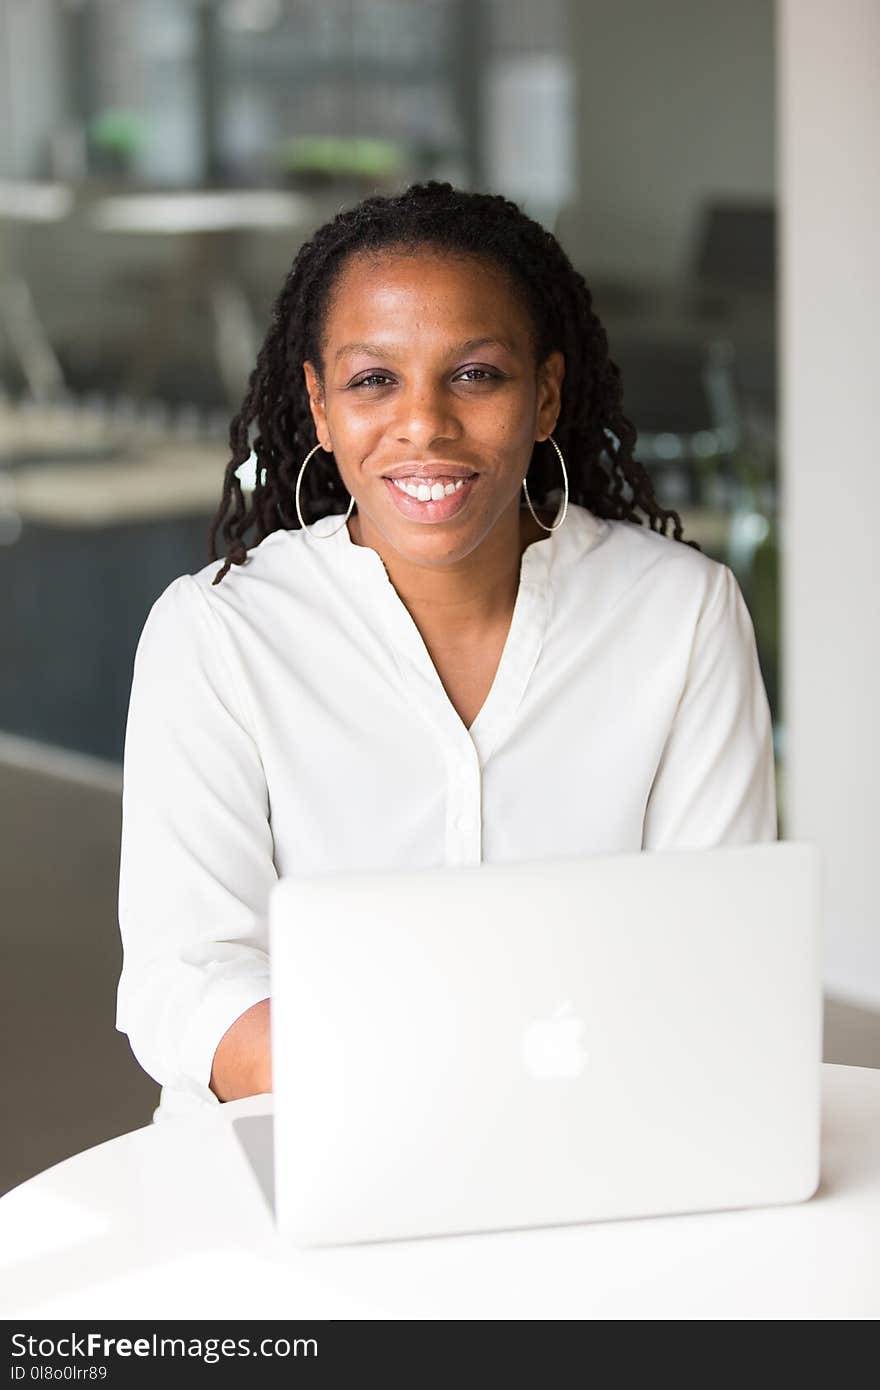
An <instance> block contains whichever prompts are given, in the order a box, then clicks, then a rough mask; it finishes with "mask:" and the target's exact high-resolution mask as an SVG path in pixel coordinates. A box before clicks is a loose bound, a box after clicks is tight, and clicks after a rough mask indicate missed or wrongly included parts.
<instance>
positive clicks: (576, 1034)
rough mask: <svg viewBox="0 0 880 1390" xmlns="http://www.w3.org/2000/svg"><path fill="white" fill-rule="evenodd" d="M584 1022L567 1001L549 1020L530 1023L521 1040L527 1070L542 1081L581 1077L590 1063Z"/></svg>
mask: <svg viewBox="0 0 880 1390" xmlns="http://www.w3.org/2000/svg"><path fill="white" fill-rule="evenodd" d="M583 1031H584V1024H583V1020H582V1019H580V1018H578V1017H577V1015H575V1014H573V1013H572V1011H571V1001H570V1000H566V1001H565V1003H564V1004H560V1005H559V1007H558V1008H556V1009H554V1011H553V1013H552V1014H551V1016H550V1017H549V1018H542V1019H538V1020H537V1021H536V1022H535V1023H531V1024H529V1026H528V1028H526V1030H525V1032H524V1033H523V1035H522V1038H521V1039H520V1052H521V1054H522V1059H523V1061H524V1062H525V1064H526V1069H527V1070H528V1071H529V1072H530V1073H531V1075H532V1076H534V1077H537V1079H538V1080H539V1081H545V1080H547V1078H549V1077H553V1076H565V1077H568V1076H579V1075H580V1073H581V1072H582V1071H583V1069H584V1066H585V1064H586V1061H587V1054H586V1052H585V1051H584V1049H583V1047H582V1046H581V1042H580V1035H581V1033H582V1032H583Z"/></svg>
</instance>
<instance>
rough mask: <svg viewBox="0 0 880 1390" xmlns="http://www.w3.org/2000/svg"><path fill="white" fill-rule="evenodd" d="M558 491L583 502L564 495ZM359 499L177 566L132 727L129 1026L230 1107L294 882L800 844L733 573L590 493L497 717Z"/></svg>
mask: <svg viewBox="0 0 880 1390" xmlns="http://www.w3.org/2000/svg"><path fill="white" fill-rule="evenodd" d="M559 514H560V513H559V512H557V517H558V516H559ZM341 522H342V517H341V515H339V516H332V517H323V518H322V519H321V520H319V521H317V522H315V523H314V524H313V525H311V526H310V527H308V533H309V534H306V533H305V532H303V531H275V532H273V533H272V534H271V535H269V536H268V537H267V538H266V539H265V540H263V541H262V542H261V543H260V544H259V545H257V546H255V547H253V548H252V549H251V550H250V551H249V552H248V557H249V558H248V561H247V563H246V564H245V565H244V566H232V567H231V569H230V570H229V572H228V574H227V575H226V577H225V578H224V579H223V581H222V582H221V583H220V584H219V585H216V586H212V583H211V581H212V579H213V577H214V575H215V574H216V573H217V571H218V569H219V568H220V562H219V561H214V562H212V563H210V564H208V565H206V566H205V567H204V568H203V569H202V570H200V571H199V572H198V573H197V574H194V575H190V574H185V575H181V576H180V577H179V578H177V579H175V580H173V581H172V582H171V583H170V584H169V585H168V587H167V588H166V589H165V590H164V592H163V593H162V594H160V596H159V598H158V599H157V600H156V602H155V603H154V604H153V606H152V608H151V610H150V612H149V614H148V616H147V619H146V622H145V625H144V628H143V631H142V633H141V636H140V640H139V643H138V648H137V653H136V657H135V664H134V674H133V680H132V688H131V699H130V704H129V711H128V724H127V729H126V737H125V754H124V776H123V807H122V846H121V862H120V884H119V922H120V928H121V932H122V940H123V946H124V962H123V969H122V975H121V978H120V982H119V992H118V1001H117V1003H118V1011H117V1019H116V1025H117V1028H118V1029H120V1030H121V1031H122V1032H125V1033H127V1034H128V1037H129V1040H130V1042H131V1046H132V1049H133V1051H134V1054H135V1056H136V1057H137V1059H138V1061H139V1062H140V1063H141V1065H142V1066H143V1067H144V1069H145V1070H146V1071H147V1072H148V1073H149V1074H150V1075H151V1076H153V1077H155V1078H156V1080H157V1081H159V1082H160V1083H161V1085H162V1087H163V1090H162V1098H161V1103H160V1106H159V1109H158V1111H157V1112H156V1114H157V1117H164V1116H165V1115H166V1114H172V1113H175V1112H182V1111H185V1110H186V1109H189V1108H192V1107H194V1106H195V1107H201V1106H203V1105H217V1104H219V1102H218V1101H217V1098H216V1097H215V1096H214V1094H213V1092H212V1091H211V1090H210V1089H209V1081H210V1075H211V1067H212V1062H213V1057H214V1052H215V1049H216V1047H217V1045H218V1043H219V1042H220V1039H221V1038H222V1036H223V1034H224V1033H225V1032H226V1030H227V1029H228V1028H229V1027H230V1025H231V1024H232V1023H233V1022H234V1021H235V1019H237V1018H238V1017H239V1016H240V1015H241V1014H242V1013H244V1012H245V1010H246V1009H248V1008H250V1007H251V1005H253V1004H255V1003H257V1002H258V1001H259V1000H261V999H265V998H267V997H268V995H269V963H268V954H267V947H268V941H267V895H268V892H269V889H270V888H271V886H272V884H273V883H274V882H275V881H276V879H277V878H278V877H279V876H283V875H286V874H295V873H313V872H315V873H316V872H326V871H339V872H344V871H349V870H379V869H390V868H394V867H400V868H404V869H412V868H422V867H424V868H428V867H434V866H437V865H455V864H479V863H502V862H508V861H515V860H524V859H549V858H557V857H558V858H573V857H582V856H586V855H593V854H605V853H613V852H622V851H639V850H664V849H674V848H703V847H710V846H714V845H720V844H732V843H748V842H755V841H760V840H775V839H776V837H777V822H776V790H775V774H774V761H773V744H772V731H771V721H770V709H769V705H768V701H767V695H766V691H765V689H764V684H763V681H762V677H761V671H760V667H759V664H758V656H757V650H756V645H755V637H754V630H753V626H752V621H751V618H750V615H749V612H748V609H747V607H746V604H745V601H744V599H743V596H742V593H741V591H740V588H739V585H738V584H737V581H736V578H735V576H734V575H733V573H732V571H731V570H730V569H729V568H728V567H727V566H726V565H724V564H721V563H719V562H718V561H716V560H712V559H710V558H709V557H708V556H706V555H704V554H702V553H701V552H699V551H696V550H693V549H692V548H691V547H690V546H687V545H684V544H682V543H681V542H678V541H674V540H671V539H669V538H667V537H665V536H661V535H660V534H659V533H658V532H655V531H651V530H650V529H649V528H648V527H647V525H644V526H642V525H639V524H637V523H635V522H624V521H606V520H603V519H600V518H597V517H595V516H594V515H593V514H592V513H591V512H590V511H588V510H587V509H586V508H584V507H580V506H576V505H573V504H570V505H569V508H568V514H567V516H566V519H565V521H564V522H563V524H562V526H561V527H560V528H559V529H558V530H556V531H554V532H553V533H551V534H548V535H546V536H544V537H542V539H540V540H538V541H535V542H533V543H532V544H531V545H529V546H528V547H527V549H526V550H525V552H524V553H523V556H522V562H521V569H520V583H519V590H518V594H517V598H516V605H515V608H514V613H513V620H512V623H511V627H510V631H509V635H508V637H507V641H506V644H505V647H504V650H503V653H502V656H501V661H500V664H499V666H498V670H497V672H496V675H495V679H494V681H493V684H492V688H491V690H490V691H489V695H488V697H487V699H486V702H485V704H484V705H483V707H482V709H481V710H480V712H479V714H478V715H477V717H476V719H475V720H474V722H473V724H472V725H471V726H470V728H467V727H466V726H465V724H464V723H463V722H462V720H461V718H460V717H459V715H458V714H457V713H456V710H455V708H454V707H453V705H452V703H451V701H450V700H449V697H448V696H447V694H446V691H445V690H444V688H443V685H442V684H441V681H440V678H439V676H438V674H437V671H436V669H435V667H434V665H433V663H432V661H431V658H430V656H429V655H428V650H427V648H426V646H425V644H424V641H423V639H422V637H421V634H420V632H419V630H418V628H417V626H416V624H415V622H414V621H413V619H412V617H411V616H410V613H409V611H408V610H407V608H406V607H405V605H404V603H403V601H402V600H401V598H400V597H399V595H398V593H397V591H396V590H395V588H394V586H393V585H392V583H391V581H390V579H389V577H388V574H387V571H386V569H385V566H384V563H383V561H382V559H381V557H380V556H379V554H378V552H377V551H375V550H373V549H371V548H369V547H367V546H359V545H356V544H355V543H354V542H353V541H352V539H351V536H350V534H349V532H348V529H347V527H345V526H342V529H341V530H338V531H337V533H336V534H335V535H332V536H329V535H328V532H331V531H333V529H334V527H339V526H340V525H341Z"/></svg>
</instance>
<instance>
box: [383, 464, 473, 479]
mask: <svg viewBox="0 0 880 1390" xmlns="http://www.w3.org/2000/svg"><path fill="white" fill-rule="evenodd" d="M476 476H477V475H476V470H475V469H473V468H463V467H462V466H461V464H457V463H441V462H440V461H439V460H438V462H437V463H434V464H424V463H404V464H401V465H400V467H399V468H389V470H388V472H387V473H383V474H382V477H383V478H412V479H414V481H416V482H420V481H424V482H428V481H432V482H440V481H441V480H443V479H448V478H452V479H453V480H454V479H456V478H475V477H476Z"/></svg>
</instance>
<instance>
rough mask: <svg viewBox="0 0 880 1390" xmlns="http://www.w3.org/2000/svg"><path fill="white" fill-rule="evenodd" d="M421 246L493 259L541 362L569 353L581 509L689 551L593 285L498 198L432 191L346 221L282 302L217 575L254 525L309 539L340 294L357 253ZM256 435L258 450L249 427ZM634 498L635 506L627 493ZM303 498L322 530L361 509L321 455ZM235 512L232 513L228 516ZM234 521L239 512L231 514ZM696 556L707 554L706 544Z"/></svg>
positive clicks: (545, 235) (232, 463) (341, 218)
mask: <svg viewBox="0 0 880 1390" xmlns="http://www.w3.org/2000/svg"><path fill="white" fill-rule="evenodd" d="M391 248H393V249H396V250H407V251H418V250H419V249H420V248H425V249H433V250H440V251H444V252H448V253H452V254H459V255H475V256H479V257H482V258H483V259H488V260H490V261H491V262H493V264H495V265H496V266H497V267H498V268H499V269H501V270H502V271H503V272H505V273H506V275H507V277H508V279H509V281H510V283H511V285H512V287H513V288H514V290H515V291H516V292H517V293H518V294H519V295H520V296H521V297H522V298H523V300H524V302H525V305H526V307H527V309H528V311H529V315H530V319H531V323H532V327H533V336H534V345H535V352H536V360H537V362H538V363H541V362H543V361H544V360H545V359H546V358H547V356H548V355H549V354H550V353H551V352H553V351H554V350H556V349H558V350H560V351H561V352H562V354H563V356H564V358H565V377H564V381H563V387H562V401H561V407H560V413H559V419H558V421H557V423H556V426H555V429H554V438H555V439H556V440H557V442H558V444H559V447H560V448H561V450H562V453H563V455H564V457H565V460H566V466H567V471H568V477H569V498H570V500H571V501H572V502H574V503H579V504H580V505H582V506H584V507H587V508H588V509H589V510H590V511H591V512H592V513H593V514H594V515H595V516H599V517H605V518H609V519H614V520H623V521H634V522H638V524H639V525H641V524H642V518H641V517H640V516H638V515H637V514H636V512H637V509H640V510H641V511H642V512H644V513H645V514H646V516H647V517H648V520H649V525H650V527H651V530H652V531H659V532H660V533H661V534H662V535H665V534H666V525H667V522H668V521H669V520H672V522H673V523H674V530H673V536H672V539H674V540H677V541H680V540H682V523H681V519H680V517H679V515H678V513H677V512H675V511H667V510H664V508H663V507H661V506H660V504H659V502H658V501H657V498H656V497H655V495H654V488H653V484H652V482H651V479H650V477H649V476H648V473H647V472H646V471H645V468H644V467H643V465H642V464H640V463H638V462H637V461H636V460H635V459H634V458H633V449H634V448H635V442H636V431H635V429H634V427H633V426H632V425H631V424H630V422H629V420H628V419H627V418H626V416H625V415H624V414H623V403H622V387H621V378H620V370H619V368H618V367H617V366H616V365H615V363H614V362H612V361H611V358H610V357H609V355H608V339H607V336H606V334H605V329H604V328H603V327H602V324H601V323H600V321H599V319H598V317H597V315H596V313H595V311H594V310H593V304H592V296H591V294H590V291H589V289H588V288H587V285H586V282H585V281H584V278H583V276H582V275H580V274H579V273H578V271H576V270H575V269H574V267H573V266H572V264H571V261H570V260H569V258H568V256H567V255H566V254H565V252H564V251H563V249H562V247H561V246H560V245H559V242H558V241H557V240H556V238H555V237H554V236H553V235H552V233H550V232H548V231H546V229H545V228H543V227H542V226H540V224H539V223H537V222H534V221H533V220H532V219H531V218H530V217H528V216H526V214H525V213H524V212H522V210H521V209H520V208H518V207H517V205H516V204H515V203H513V202H510V201H509V200H508V199H507V198H504V197H501V196H499V195H497V194H487V193H469V192H465V191H463V190H462V189H457V188H453V186H452V185H451V184H449V183H438V182H436V181H435V180H431V181H429V182H427V183H417V184H412V185H411V186H410V187H409V188H407V189H405V190H404V191H403V192H402V193H398V194H393V195H390V196H385V195H378V194H377V195H374V196H372V197H369V198H365V199H364V200H363V201H362V202H360V203H358V204H357V205H356V206H355V207H352V208H348V209H346V210H344V211H342V212H340V213H338V214H337V215H336V217H334V218H333V220H332V221H331V222H327V223H326V224H325V225H324V226H323V227H321V228H319V230H318V231H317V232H316V233H315V234H314V236H313V237H312V238H311V240H310V241H307V242H305V243H304V245H303V246H301V247H300V249H299V251H298V253H297V255H296V258H295V260H294V262H293V265H292V266H291V268H290V271H289V273H288V275H287V279H286V281H285V283H284V287H283V289H282V290H281V293H280V295H279V296H278V298H277V300H276V301H275V305H274V307H273V311H272V320H271V324H270V327H269V331H268V333H267V334H266V338H265V340H264V342H263V346H262V347H261V349H260V352H259V356H258V358H257V364H256V367H255V368H254V370H253V372H252V373H251V377H250V382H249V385H248V389H247V393H246V395H245V398H244V400H243V402H242V406H241V409H240V410H239V412H238V414H237V415H236V416H235V417H234V419H233V420H232V423H231V425H230V427H229V444H230V448H231V450H232V457H231V459H230V460H229V463H228V464H227V466H226V475H225V478H224V482H223V498H222V501H221V503H220V506H219V507H218V510H217V513H216V515H215V517H214V520H213V522H212V523H211V529H210V532H209V546H210V554H209V558H210V559H211V560H216V559H218V554H217V541H216V538H217V532H218V529H220V527H221V526H222V533H223V539H224V541H225V542H226V545H227V547H228V554H227V557H226V561H225V563H224V565H223V568H222V569H221V570H220V571H219V572H218V574H217V575H216V576H215V577H214V580H213V583H214V584H219V582H220V580H221V579H222V578H223V576H224V575H225V574H226V573H227V571H228V570H229V567H230V565H241V564H244V563H245V561H246V559H247V549H248V547H247V545H246V542H245V535H246V533H247V531H248V529H249V528H250V527H251V526H253V525H255V526H256V529H257V540H256V542H252V544H259V541H261V540H264V539H265V537H266V536H268V535H269V534H270V533H271V532H272V531H277V530H280V529H282V528H283V529H285V530H293V529H295V528H298V527H299V519H298V517H297V515H296V508H295V505H294V495H295V488H296V475H297V473H298V471H299V468H300V466H301V464H302V460H303V458H304V457H305V455H306V454H307V453H308V452H309V450H310V449H311V448H312V447H313V445H314V439H313V434H314V425H313V422H312V416H311V411H310V408H309V399H308V393H307V390H306V384H305V380H304V377H303V362H306V361H312V362H314V363H315V366H316V369H317V370H318V371H319V374H321V373H322V371H323V367H322V356H321V338H322V333H323V326H324V321H325V319H326V315H327V310H328V307H329V304H330V299H331V296H332V292H333V288H334V285H335V283H336V281H337V279H338V276H339V272H340V270H341V268H342V266H343V264H344V262H345V261H346V259H347V258H348V257H349V256H351V255H353V254H354V253H356V252H361V251H368V252H372V251H376V250H380V249H391ZM253 423H256V428H257V433H256V436H255V438H254V440H253V446H251V444H250V443H249V427H250V426H251V425H252V424H253ZM251 448H253V453H254V455H255V458H256V486H255V488H254V491H253V496H252V499H251V503H250V506H249V507H246V506H245V501H244V495H243V493H242V488H241V483H240V481H239V479H238V477H237V476H236V472H237V470H238V469H239V468H240V467H241V465H242V464H243V463H245V462H247V460H248V459H249V458H250V455H251ZM550 455H551V451H550V450H549V449H538V448H537V447H536V449H535V451H534V453H533V457H532V462H531V464H530V467H529V495H530V496H531V497H532V499H533V501H534V505H535V506H541V505H542V504H544V505H546V501H547V498H548V495H549V493H550V492H551V490H552V489H554V488H555V487H557V486H558V481H559V480H558V472H559V462H558V459H556V456H555V454H553V455H552V457H551V456H550ZM627 485H628V487H629V489H630V492H631V496H630V497H629V498H627V497H625V496H624V487H625V486H627ZM302 494H304V495H306V496H307V498H308V512H307V515H308V516H309V517H310V518H311V519H313V520H317V519H318V518H319V517H321V516H327V515H334V514H336V513H338V512H339V511H340V510H343V511H344V510H345V508H346V506H347V505H348V501H347V496H348V495H347V492H346V490H345V488H344V486H343V484H342V480H341V478H340V475H339V470H338V468H337V466H336V462H335V460H334V459H333V456H332V454H327V453H325V452H323V451H321V452H320V453H319V454H317V455H316V456H315V459H314V461H313V462H312V463H311V464H310V465H309V467H308V468H307V469H306V474H305V478H304V480H303V486H302ZM230 503H231V506H232V510H231V513H230V512H229V508H230ZM227 513H229V514H228V515H227ZM683 543H684V544H685V545H690V546H693V548H694V549H695V550H700V548H701V547H700V546H699V545H697V543H696V541H684V542H683Z"/></svg>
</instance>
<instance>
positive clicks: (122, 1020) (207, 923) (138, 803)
mask: <svg viewBox="0 0 880 1390" xmlns="http://www.w3.org/2000/svg"><path fill="white" fill-rule="evenodd" d="M227 641H228V636H227V634H226V633H225V631H224V629H223V627H222V623H221V622H220V620H219V618H218V616H217V615H216V614H214V613H213V612H212V611H211V608H210V605H209V601H208V599H207V597H206V596H205V595H204V594H202V593H201V591H200V590H199V587H198V584H197V582H196V580H195V579H194V578H193V576H191V575H182V576H181V577H180V578H178V579H175V580H174V581H173V582H172V583H171V584H170V585H169V586H168V588H167V589H166V590H165V591H164V593H162V594H161V595H160V597H159V598H158V599H157V600H156V602H155V603H154V604H153V607H152V608H151V610H150V612H149V614H148V616H147V620H146V622H145V624H144V628H143V630H142V632H141V636H140V639H139V642H138V647H137V651H136V653H135V661H134V671H133V677H132V686H131V695H130V699H129V708H128V721H127V725H126V733H125V748H124V756H123V785H122V839H121V847H120V866H119V925H120V931H121V935H122V944H123V964H122V973H121V976H120V980H119V988H118V992H117V1013H116V1027H117V1029H118V1030H119V1031H120V1032H123V1033H127V1034H128V1038H129V1041H130V1043H131V1048H132V1051H133V1052H134V1055H135V1057H136V1058H137V1060H138V1061H139V1062H140V1064H141V1066H142V1067H143V1068H144V1070H145V1071H146V1072H148V1073H149V1074H150V1075H151V1076H152V1077H154V1078H155V1080H156V1081H158V1082H159V1083H160V1084H161V1085H162V1086H165V1087H172V1088H174V1089H175V1090H177V1091H184V1092H187V1091H188V1092H190V1093H194V1094H195V1095H197V1096H198V1097H199V1098H200V1099H201V1100H203V1101H206V1102H208V1103H209V1104H210V1103H214V1104H219V1101H218V1100H217V1097H216V1096H215V1095H214V1093H213V1091H211V1090H210V1078H211V1068H212V1065H213V1059H214V1052H215V1051H216V1048H217V1045H218V1043H219V1042H220V1039H221V1038H222V1036H223V1034H224V1033H225V1032H226V1030H227V1029H228V1028H229V1027H230V1026H231V1024H232V1023H234V1022H235V1020H236V1019H237V1018H238V1017H239V1016H240V1015H241V1014H243V1013H244V1012H245V1011H246V1010H247V1009H249V1008H250V1007H251V1006H252V1005H253V1004H256V1003H257V1002H259V1000H261V999H266V998H268V997H269V958H268V931H267V916H266V914H267V899H268V893H269V889H270V887H271V885H272V883H273V882H274V881H275V880H276V879H277V876H278V875H277V872H276V869H275V865H274V860H273V840H272V833H271V829H270V824H269V804H268V791H267V787H266V779H265V774H264V771H263V766H262V762H261V759H260V755H259V750H258V748H257V746H256V743H255V742H254V738H253V736H252V734H251V733H250V732H249V730H248V728H247V726H246V723H245V721H244V719H243V717H242V706H241V704H240V702H239V701H238V700H237V698H236V689H235V679H234V668H233V665H232V656H231V652H230V651H229V650H228V649H227V648H226V646H225V643H226V642H227Z"/></svg>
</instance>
